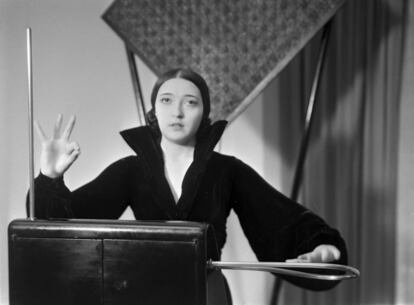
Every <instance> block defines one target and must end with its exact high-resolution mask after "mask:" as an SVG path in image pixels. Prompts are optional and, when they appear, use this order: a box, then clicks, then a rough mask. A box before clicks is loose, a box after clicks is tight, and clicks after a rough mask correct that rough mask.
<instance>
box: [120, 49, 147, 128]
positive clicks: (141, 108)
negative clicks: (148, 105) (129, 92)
mask: <svg viewBox="0 0 414 305" xmlns="http://www.w3.org/2000/svg"><path fill="white" fill-rule="evenodd" d="M125 50H126V53H127V58H128V66H129V71H130V73H131V79H132V86H133V88H134V94H135V101H136V105H137V110H138V118H139V121H140V124H141V125H143V123H144V122H145V124H148V122H147V118H146V116H145V114H146V109H145V104H144V98H143V96H142V89H141V83H140V80H139V75H138V69H137V65H136V62H135V58H134V53H133V52H132V51H131V50H130V49H129V48H128V46H127V45H125Z"/></svg>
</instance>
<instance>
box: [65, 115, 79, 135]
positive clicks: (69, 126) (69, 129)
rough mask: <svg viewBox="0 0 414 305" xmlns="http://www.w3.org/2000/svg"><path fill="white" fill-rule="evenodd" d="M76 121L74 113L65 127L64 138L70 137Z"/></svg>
mask: <svg viewBox="0 0 414 305" xmlns="http://www.w3.org/2000/svg"><path fill="white" fill-rule="evenodd" d="M75 121H76V118H75V116H74V115H72V116H71V117H70V119H69V122H68V124H67V125H66V127H65V130H64V131H63V133H62V138H63V139H66V140H67V139H69V137H70V134H71V133H72V130H73V126H74V125H75Z"/></svg>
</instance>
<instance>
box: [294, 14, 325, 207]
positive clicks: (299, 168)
mask: <svg viewBox="0 0 414 305" xmlns="http://www.w3.org/2000/svg"><path fill="white" fill-rule="evenodd" d="M331 22H332V21H329V22H328V23H327V24H326V25H325V27H324V29H323V33H322V42H321V47H320V49H319V58H318V64H317V66H316V72H315V76H314V79H313V84H312V90H311V94H310V97H309V103H308V108H307V111H306V118H305V127H304V132H303V138H302V141H301V145H300V150H299V156H298V162H297V163H296V170H295V175H294V179H293V187H292V193H291V195H290V198H291V199H292V200H294V201H297V199H298V195H299V190H300V186H301V182H302V172H303V166H304V163H305V159H306V153H307V151H308V146H309V139H310V135H311V129H312V122H313V117H314V112H315V99H316V95H317V93H318V88H319V84H320V78H321V74H322V69H323V66H324V63H325V58H326V49H327V46H328V41H329V33H330V29H331Z"/></svg>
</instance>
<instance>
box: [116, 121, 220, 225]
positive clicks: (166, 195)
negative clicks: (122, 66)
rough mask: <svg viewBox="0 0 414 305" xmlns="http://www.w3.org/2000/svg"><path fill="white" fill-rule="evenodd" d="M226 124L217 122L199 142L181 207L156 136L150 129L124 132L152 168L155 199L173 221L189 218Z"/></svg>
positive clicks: (139, 154) (138, 128) (185, 178)
mask: <svg viewBox="0 0 414 305" xmlns="http://www.w3.org/2000/svg"><path fill="white" fill-rule="evenodd" d="M226 125H227V122H226V121H217V122H215V123H214V124H212V125H211V126H209V127H208V129H207V130H206V131H205V132H204V133H203V134H204V135H203V137H201V138H200V139H198V140H197V144H196V147H195V151H194V161H193V163H192V164H191V166H190V167H189V169H188V171H187V173H186V175H185V177H184V181H183V184H182V194H181V197H180V199H179V201H178V203H177V204H176V203H175V201H174V197H173V195H172V193H171V190H170V187H169V185H168V182H167V180H166V178H165V175H164V160H163V156H162V150H161V147H160V143H159V139H158V138H157V136H156V134H155V133H154V132H153V131H152V129H151V128H150V127H148V126H141V127H136V128H131V129H127V130H124V131H121V136H122V137H123V138H124V140H125V141H126V142H127V144H128V145H129V146H130V147H131V148H132V149H133V150H134V151H135V153H136V154H137V156H138V157H139V158H142V161H143V162H144V163H145V164H146V166H147V167H148V173H149V175H150V182H151V184H152V188H153V190H154V197H155V198H156V201H157V203H158V205H159V206H160V207H161V208H162V209H163V210H164V211H165V212H166V213H167V215H168V217H169V218H170V219H182V220H185V219H187V217H188V215H189V213H190V211H191V207H192V205H193V202H194V199H195V196H196V194H197V192H198V188H199V186H200V182H201V179H202V177H203V174H204V172H205V170H206V165H207V161H208V160H209V159H210V157H211V155H212V153H213V150H214V147H215V146H216V145H217V142H218V141H219V140H220V138H221V136H222V134H223V132H224V129H225V127H226Z"/></svg>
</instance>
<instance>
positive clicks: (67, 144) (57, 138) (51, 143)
mask: <svg viewBox="0 0 414 305" xmlns="http://www.w3.org/2000/svg"><path fill="white" fill-rule="evenodd" d="M62 119H63V117H62V115H61V114H59V115H58V117H57V120H56V123H55V127H54V129H53V136H52V137H50V138H48V137H46V135H45V133H44V131H43V129H42V127H41V126H40V124H39V123H38V122H37V121H36V122H35V127H36V131H37V133H38V135H39V137H40V139H41V141H42V151H41V154H40V171H41V172H42V174H43V175H46V176H48V177H50V178H58V177H61V176H63V174H64V173H65V172H66V170H67V169H68V168H69V167H70V166H71V165H72V164H73V162H75V160H76V159H77V158H78V156H79V154H80V148H79V145H78V143H76V142H73V141H72V142H71V141H70V140H69V137H70V135H71V133H72V130H73V126H74V125H75V116H71V118H70V119H69V122H68V124H67V125H66V127H65V129H64V130H63V132H62V133H61V128H62Z"/></svg>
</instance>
